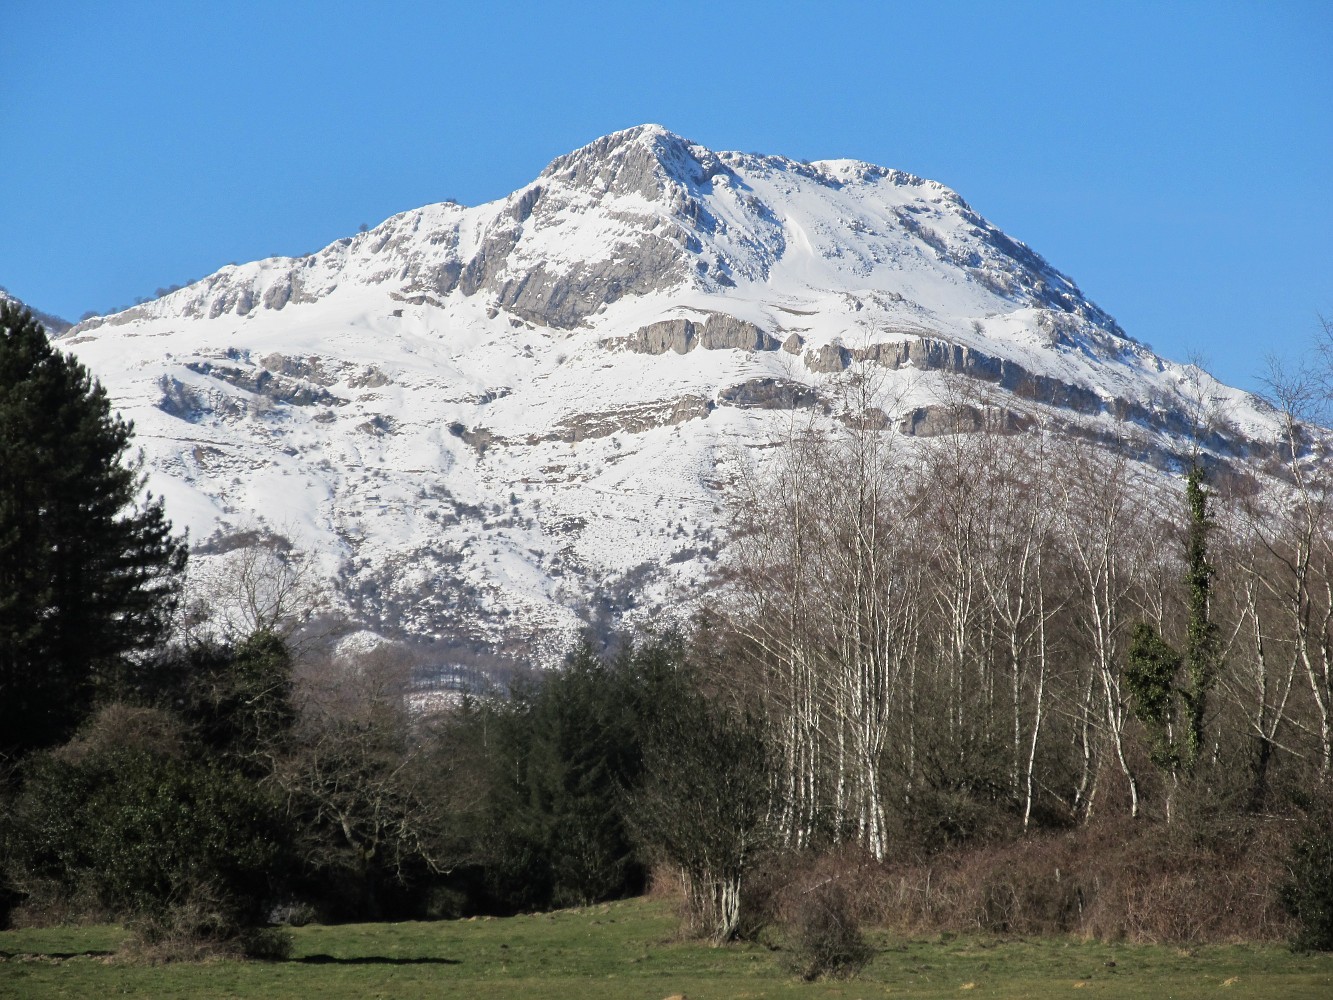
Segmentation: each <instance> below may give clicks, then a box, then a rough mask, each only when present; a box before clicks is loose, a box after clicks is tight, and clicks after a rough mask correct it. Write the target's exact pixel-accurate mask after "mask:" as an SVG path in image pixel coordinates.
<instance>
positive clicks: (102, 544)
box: [0, 303, 186, 754]
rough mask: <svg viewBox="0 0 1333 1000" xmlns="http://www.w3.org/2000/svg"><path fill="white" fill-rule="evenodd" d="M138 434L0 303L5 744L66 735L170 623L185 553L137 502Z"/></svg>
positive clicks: (1, 732)
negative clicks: (132, 452) (134, 440)
mask: <svg viewBox="0 0 1333 1000" xmlns="http://www.w3.org/2000/svg"><path fill="white" fill-rule="evenodd" d="M132 433H133V427H132V425H131V424H129V423H127V422H125V421H124V420H122V419H121V418H120V417H119V416H117V415H115V414H114V413H112V411H111V405H110V403H109V401H108V399H107V396H106V392H105V390H103V388H102V387H101V385H100V384H99V383H97V382H96V381H95V380H93V378H92V377H91V376H90V375H89V373H88V371H87V369H85V368H84V367H83V366H82V365H80V364H79V363H78V362H77V361H75V360H74V359H72V358H69V357H66V356H65V355H64V354H62V353H60V352H59V351H57V350H56V349H55V348H54V347H53V346H52V345H51V343H50V342H49V341H48V339H47V337H46V333H45V331H44V330H43V329H42V327H41V325H40V324H39V323H38V322H37V321H36V320H35V319H34V318H33V316H32V314H31V312H29V311H28V310H26V309H20V308H18V307H17V306H15V305H14V304H13V303H5V304H3V305H0V754H4V753H17V754H22V753H24V752H26V751H28V750H31V749H34V748H37V747H44V746H50V745H53V744H55V743H58V742H59V741H60V740H62V739H64V738H65V737H67V736H69V734H70V733H71V732H72V731H73V729H74V728H75V727H76V726H77V725H78V723H79V722H80V720H81V719H82V718H83V717H84V716H85V715H86V714H87V712H88V709H89V707H90V706H91V705H92V703H93V701H94V698H95V697H96V696H97V695H98V694H99V693H102V692H105V693H121V691H122V690H123V689H124V688H125V687H126V686H128V685H129V684H130V682H131V677H130V675H129V673H128V668H129V667H130V666H131V665H132V664H133V661H134V657H135V655H136V654H139V653H142V652H143V651H145V650H148V649H151V648H152V647H153V646H154V645H155V644H156V643H157V642H159V641H160V639H161V638H162V636H163V634H164V632H165V629H166V627H167V624H168V618H169V615H170V612H171V610H172V608H173V607H174V603H175V600H176V595H177V592H178V586H179V577H180V573H181V571H182V570H183V568H184V564H185V558H186V549H185V545H184V542H183V540H182V539H180V538H177V537H175V536H173V535H172V533H171V524H170V522H169V521H168V520H167V518H166V515H165V513H164V512H163V508H162V502H161V500H160V499H154V498H152V497H148V498H146V499H141V494H142V487H143V477H142V475H141V473H140V469H139V466H138V464H137V463H136V462H135V461H133V460H131V459H130V456H129V454H128V453H129V449H130V442H131V437H132Z"/></svg>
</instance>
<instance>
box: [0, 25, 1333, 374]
mask: <svg viewBox="0 0 1333 1000" xmlns="http://www.w3.org/2000/svg"><path fill="white" fill-rule="evenodd" d="M648 121H653V122H660V123H661V124H663V125H666V126H667V127H668V128H671V129H673V130H674V131H676V132H679V133H681V134H683V135H686V136H688V137H690V138H692V139H695V140H697V141H699V142H702V143H704V144H705V145H708V146H711V147H712V148H714V149H742V150H751V151H758V152H768V153H781V154H785V155H788V156H793V157H797V158H809V159H818V158H830V157H857V158H860V159H865V160H870V161H872V162H875V163H879V164H882V165H885V166H890V167H896V168H899V169H903V170H908V171H911V172H913V173H916V174H921V175H923V176H926V177H930V178H933V179H935V180H939V181H942V182H943V183H945V184H948V185H949V186H951V187H953V188H954V189H955V190H957V191H958V192H959V193H960V194H961V195H962V196H963V197H964V198H965V199H967V200H968V201H969V202H970V203H971V204H972V205H973V207H974V208H976V209H977V210H978V211H980V212H981V213H982V214H983V215H985V216H987V217H988V218H989V219H991V221H993V222H995V223H996V224H997V225H999V226H1001V227H1002V228H1003V229H1005V230H1006V231H1007V232H1008V233H1010V234H1011V235H1012V236H1014V237H1016V238H1018V239H1021V240H1023V241H1025V242H1026V243H1028V244H1030V245H1031V246H1032V247H1033V248H1034V249H1036V250H1037V251H1038V252H1039V253H1041V254H1042V255H1043V256H1045V257H1046V258H1047V259H1048V260H1049V261H1050V262H1051V263H1052V264H1054V265H1055V266H1056V267H1058V268H1060V269H1061V270H1062V271H1064V272H1065V273H1067V274H1069V275H1070V276H1071V277H1072V278H1073V279H1074V280H1075V281H1076V282H1078V284H1079V285H1080V286H1081V287H1082V289H1083V290H1084V292H1085V293H1086V294H1087V295H1089V296H1090V297H1091V298H1092V299H1094V300H1095V301H1096V302H1097V303H1098V304H1099V305H1101V306H1102V307H1103V308H1105V309H1107V310H1108V311H1109V312H1110V313H1111V314H1112V315H1114V316H1116V318H1117V319H1118V320H1119V321H1120V322H1121V324H1122V325H1123V326H1124V327H1125V329H1126V330H1127V331H1128V332H1129V333H1131V334H1133V335H1134V336H1136V337H1137V338H1139V339H1140V340H1145V341H1148V342H1149V343H1151V344H1153V345H1154V347H1156V348H1157V350H1158V351H1159V352H1161V353H1163V354H1166V355H1167V356H1169V357H1173V358H1177V359H1184V358H1185V357H1187V356H1188V355H1190V354H1193V353H1199V354H1201V355H1202V356H1203V357H1204V358H1205V360H1206V361H1207V363H1208V365H1209V367H1210V368H1211V369H1212V370H1213V371H1214V372H1215V373H1216V374H1218V375H1219V376H1220V377H1222V378H1223V379H1224V380H1226V381H1229V382H1233V383H1235V384H1239V385H1243V386H1246V387H1250V388H1252V387H1254V386H1255V385H1256V384H1257V383H1256V381H1255V377H1256V376H1257V375H1258V374H1260V373H1261V372H1262V370H1263V368H1264V359H1265V356H1266V355H1268V354H1269V353H1277V354H1279V355H1286V356H1288V357H1293V356H1295V355H1296V354H1297V352H1299V350H1300V349H1301V347H1302V345H1304V344H1305V343H1306V342H1307V341H1308V339H1309V337H1310V336H1311V334H1312V333H1313V331H1314V329H1315V328H1316V325H1317V316H1318V314H1320V313H1322V314H1324V315H1330V316H1333V252H1331V248H1330V235H1331V234H1333V183H1331V181H1330V178H1333V4H1329V3H1328V2H1327V0H1309V2H1305V0H1290V2H1275V0H1268V2H1253V3H1239V2H1229V3H1228V2H1218V0H1213V2H1208V3H1162V2H1158V3H1109V2H1105V3H1078V2H1064V3H1056V2H1048V3H1040V2H1031V3H1025V2H1020V0H1013V2H1005V3H999V2H996V3H981V2H976V3H957V2H954V3H948V2H934V3H926V2H917V3H910V4H905V3H892V2H880V3H871V2H859V3H858V2H840V0H823V2H819V3H800V2H781V0H767V2H762V3H752V2H749V0H728V2H725V3H724V2H720V0H716V2H712V3H695V2H675V3H663V2H656V3H638V2H623V3H597V2H592V0H588V2H582V3H562V2H556V0H549V2H546V3H535V2H534V3H517V2H504V0H490V2H469V3H453V2H449V0H436V2H433V3H425V2H423V3H405V2H393V0H380V2H359V3H340V2H336V0H324V2H309V3H306V2H282V0H266V2H246V0H232V2H226V3H215V2H210V0H192V2H190V3H178V2H172V0H161V2H156V3H150V2H142V0H120V2H116V3H104V2H96V0H85V2H78V0H2V2H0V135H2V136H3V137H4V139H3V145H2V147H0V148H2V152H0V232H2V233H3V236H0V285H4V286H6V287H8V288H9V289H10V290H11V291H12V292H14V293H15V294H17V295H19V296H20V297H22V298H23V299H25V300H26V301H28V302H29V303H31V304H32V305H34V306H36V307H38V308H41V309H45V310H48V311H51V312H55V313H58V314H61V315H64V316H66V317H69V318H75V317H77V316H78V315H80V314H81V313H83V312H84V311H85V310H105V309H107V308H110V307H111V306H115V305H124V304H128V303H130V302H132V301H133V300H134V299H135V298H136V297H138V296H151V295H152V294H153V291H154V289H156V288H158V287H160V286H166V285H169V284H173V283H178V282H184V281H186V280H187V279H193V278H197V277H201V276H203V275H204V274H207V273H209V272H211V271H213V270H215V269H217V268H218V267H220V266H221V265H223V264H225V263H227V262H229V261H243V260H253V259H256V258H260V257H265V256H269V255H271V254H275V253H284V254H297V253H305V252H309V251H311V250H314V249H316V248H318V247H321V246H323V245H325V244H327V243H329V242H331V241H332V240H334V239H337V238H339V237H341V236H345V235H348V234H350V233H353V232H355V231H356V228H357V226H358V225H359V224H361V223H369V224H371V225H374V224H375V223H377V222H380V221H381V220H383V219H384V218H386V217H388V216H389V215H392V214H394V213H395V212H399V211H403V210H405V209H409V208H415V207H417V206H420V205H423V204H428V203H430V202H436V201H442V200H444V199H446V198H454V199H456V200H458V201H461V202H463V203H465V204H476V203H478V202H482V201H488V200H491V199H494V198H498V197H501V196H503V195H505V194H507V193H508V192H509V191H511V190H513V189H514V188H516V187H518V186H520V185H521V184H524V183H526V182H527V181H529V180H531V179H532V178H533V177H535V176H536V174H537V173H538V172H539V171H540V170H541V169H542V167H544V166H545V165H546V163H547V162H548V161H549V160H551V159H552V158H553V157H555V156H557V155H559V154H560V153H562V152H566V151H568V150H570V149H573V148H575V147H577V146H580V145H582V144H584V143H586V142H588V141H591V140H592V139H594V138H596V137H597V136H599V135H602V134H605V133H607V132H610V131H613V130H615V129H619V128H624V127H627V126H630V125H635V124H639V123H642V122H648Z"/></svg>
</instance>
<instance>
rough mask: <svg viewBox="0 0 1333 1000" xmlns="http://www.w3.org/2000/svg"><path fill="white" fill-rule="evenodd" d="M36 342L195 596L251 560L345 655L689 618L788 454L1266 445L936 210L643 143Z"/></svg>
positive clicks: (599, 152) (575, 155)
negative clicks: (336, 622) (940, 438)
mask: <svg viewBox="0 0 1333 1000" xmlns="http://www.w3.org/2000/svg"><path fill="white" fill-rule="evenodd" d="M60 342H61V344H62V346H64V347H65V348H66V349H68V350H70V351H72V352H74V353H75V354H77V356H78V357H79V358H80V359H81V360H82V361H83V362H84V363H86V364H87V365H88V366H89V367H90V368H91V369H92V371H93V372H94V374H95V375H96V376H97V377H98V378H100V379H101V380H102V382H103V383H104V384H105V385H106V387H107V389H108V391H109V393H110V394H111V396H112V398H113V400H114V401H115V403H116V405H117V406H118V407H119V408H120V409H121V410H122V411H123V412H124V413H125V414H126V415H127V416H128V417H130V418H131V419H133V420H134V422H135V425H136V429H137V438H138V442H139V444H140V445H141V446H142V447H143V449H144V453H145V458H146V463H147V467H148V469H149V470H150V488H151V489H152V490H153V491H154V492H156V493H159V494H163V495H165V497H166V501H167V505H168V510H169V512H170V513H171V515H172V516H173V518H174V520H175V521H176V523H177V525H178V526H188V528H189V530H190V535H191V539H192V546H193V549H194V552H195V559H194V563H195V565H196V571H198V570H199V569H201V568H202V567H206V566H207V565H208V564H209V562H210V560H220V559H223V558H225V554H226V553H227V552H228V550H230V549H234V548H235V546H236V544H237V543H238V541H240V540H244V539H252V538H255V537H262V538H267V539H269V540H270V541H272V542H274V543H278V542H280V544H282V545H283V546H288V545H290V547H291V549H292V550H293V551H300V552H304V553H307V554H308V556H309V560H310V566H311V567H312V572H314V573H315V574H316V575H317V577H318V578H319V579H320V580H321V581H322V589H323V590H324V591H325V592H326V593H328V594H329V595H332V599H333V601H334V603H335V605H336V606H337V607H338V608H339V609H340V613H342V614H344V615H346V616H347V617H349V618H350V619H351V620H352V621H354V622H356V623H358V624H359V625H360V626H362V627H364V628H366V629H368V630H370V631H374V632H379V633H381V634H385V635H398V636H415V637H421V638H434V637H439V638H442V639H449V640H453V641H455V642H457V641H466V642H468V643H471V644H474V645H476V646H479V647H485V648H489V649H494V650H507V651H510V652H521V653H527V654H534V655H537V656H539V657H540V656H545V655H549V654H551V653H552V651H556V650H559V649H560V648H561V647H562V646H563V644H564V643H565V642H566V641H567V640H568V638H569V637H570V635H571V634H572V633H573V632H574V631H575V630H576V629H577V628H578V627H579V625H580V623H581V622H583V621H585V620H588V619H589V618H595V617H603V618H606V617H607V616H609V617H610V618H611V619H615V618H616V617H617V616H621V615H624V614H627V613H628V614H636V613H638V614H645V615H646V614H651V613H653V612H654V611H655V610H657V609H659V608H662V607H665V606H677V601H678V595H680V594H682V593H685V594H688V593H690V592H691V589H692V588H694V589H697V588H698V587H699V585H701V584H702V583H703V582H704V581H705V580H706V579H707V576H708V574H709V572H710V568H711V566H712V564H713V561H714V560H715V558H716V553H717V552H718V549H719V545H720V543H721V533H720V532H721V525H722V519H723V509H724V503H725V497H724V493H725V485H726V483H727V482H728V481H729V480H730V479H731V477H733V476H735V475H737V474H739V473H740V472H741V470H742V469H743V468H744V467H745V466H746V465H748V464H753V463H762V462H763V461H764V456H765V455H769V454H772V453H773V446H774V445H778V444H780V443H781V442H782V441H783V440H784V439H785V437H786V436H787V435H788V434H790V433H791V431H792V428H793V427H795V426H797V425H798V424H799V425H800V426H805V425H806V424H808V423H809V422H813V423H815V424H816V425H819V426H826V427H828V428H830V429H832V428H836V427H839V426H845V425H846V424H848V423H849V422H850V423H852V424H854V425H856V426H860V427H866V426H872V427H874V428H876V429H878V430H880V431H882V432H883V433H890V434H897V435H901V436H903V437H904V438H905V439H912V440H919V439H924V438H928V437H930V436H931V435H933V434H937V433H940V432H941V431H945V430H957V429H959V428H960V427H961V428H962V429H967V427H968V426H978V427H979V426H981V425H983V424H985V423H988V422H990V423H991V424H992V425H994V423H993V422H994V421H999V422H1000V423H999V426H1002V427H1005V428H1010V429H1018V428H1023V427H1030V426H1033V425H1036V424H1040V425H1043V426H1047V427H1051V428H1054V429H1057V430H1058V429H1061V428H1064V429H1073V430H1077V431H1078V432H1079V433H1080V434H1082V435H1084V436H1088V435H1091V436H1093V437H1102V438H1105V439H1107V440H1110V439H1123V438H1125V437H1127V436H1128V437H1132V438H1133V440H1134V441H1135V442H1137V444H1136V447H1137V448H1138V449H1139V451H1140V453H1141V454H1142V455H1143V456H1144V457H1145V458H1146V459H1147V460H1150V461H1155V462H1157V463H1158V464H1160V465H1162V466H1163V467H1164V468H1168V469H1169V468H1170V467H1171V466H1172V463H1173V461H1174V460H1175V459H1176V457H1177V456H1180V455H1182V454H1184V453H1185V452H1186V451H1187V450H1188V448H1190V447H1192V446H1193V441H1195V440H1197V439H1198V434H1197V433H1196V429H1197V426H1198V421H1197V420H1195V419H1193V417H1192V414H1194V413H1196V412H1197V410H1198V408H1199V406H1200V404H1201V402H1202V403H1204V404H1206V405H1207V406H1208V408H1209V410H1210V412H1212V413H1214V414H1221V419H1220V420H1215V421H1214V422H1213V424H1212V425H1211V427H1210V429H1209V431H1208V433H1207V435H1206V436H1205V439H1204V441H1203V444H1204V447H1205V450H1207V451H1208V452H1209V453H1210V454H1211V455H1212V456H1213V457H1214V459H1216V460H1219V461H1243V460H1245V459H1246V458H1247V457H1248V456H1252V455H1255V454H1260V453H1262V452H1263V451H1264V450H1265V449H1267V448H1269V447H1271V443H1272V441H1273V440H1274V439H1275V435H1276V426H1275V423H1274V421H1273V418H1272V416H1271V415H1270V414H1269V413H1268V412H1267V411H1266V410H1265V409H1264V408H1263V407H1262V405H1260V404H1258V403H1257V402H1256V401H1255V400H1254V399H1252V398H1251V397H1249V396H1247V395H1246V394H1245V393H1242V392H1240V391H1238V390H1235V389H1231V388H1228V387H1226V386H1223V385H1221V384H1219V383H1217V382H1215V381H1213V380H1212V379H1211V378H1209V377H1208V376H1206V375H1204V374H1202V373H1200V372H1198V371H1197V370H1196V369H1193V368H1190V367H1188V366H1182V365H1179V364H1175V363H1173V362H1170V361H1166V360H1164V359H1162V358H1159V357H1157V356H1156V355H1155V354H1154V353H1153V352H1152V351H1151V350H1150V349H1149V348H1148V347H1147V346H1145V345H1143V344H1140V343H1138V342H1136V341H1135V340H1133V339H1132V338H1131V337H1129V336H1127V335H1126V334H1125V332H1124V331H1122V330H1121V329H1120V327H1119V326H1118V325H1117V324H1116V323H1115V321H1114V320H1113V319H1112V318H1111V317H1110V316H1109V315H1108V314H1107V313H1106V312H1104V311H1103V310H1102V309H1100V308H1098V307H1097V306H1096V305H1094V304H1093V303H1091V302H1089V301H1088V300H1087V299H1086V298H1085V297H1084V296H1083V295H1082V294H1081V293H1080V292H1079V290H1078V288H1077V286H1076V285H1075V284H1074V282H1073V281H1071V280H1070V279H1069V278H1068V277H1066V276H1065V275H1063V274H1061V273H1060V272H1059V271H1057V270H1056V269H1055V268H1053V267H1051V266H1050V265H1049V264H1047V263H1046V261H1045V260H1043V259H1042V258H1041V257H1040V256H1038V255H1037V254H1036V253H1035V252H1033V251H1032V250H1031V249H1029V248H1028V247H1026V246H1025V245H1023V244H1022V243H1020V242H1018V241H1016V240H1014V239H1011V238H1010V237H1008V236H1006V235H1005V234H1004V233H1003V232H1001V231H1000V230H999V229H997V228H996V227H995V226H993V225H991V224H990V223H989V222H987V221H986V220H985V219H984V218H982V217H981V216H980V215H979V214H977V212H975V211H974V210H973V209H972V208H970V207H969V206H968V205H967V203H966V202H965V201H963V199H962V198H960V197H959V196H958V195H957V194H955V193H954V192H953V191H951V190H949V189H948V188H946V187H944V186H943V185H941V184H938V183H935V182H934V181H929V180H924V179H922V178H920V177H915V176H913V175H911V174H907V173H902V172H900V171H897V170H889V169H885V168H883V167H878V166H875V165H873V164H869V163H863V162H859V161H854V160H821V161H816V162H799V161H795V160H790V159H787V158H784V157H781V156H763V155H756V154H750V153H738V152H713V151H712V150H709V149H706V148H704V147H702V146H700V145H698V144H697V143H693V142H691V141H689V140H687V139H684V138H682V137H680V136H678V135H675V134H673V133H672V132H669V131H667V130H666V129H664V128H661V127H658V126H655V125H645V126H640V127H638V128H633V129H629V130H627V131H623V132H617V133H614V134H612V135H608V136H606V137H604V138H601V139H598V140H597V141H596V142H593V143H591V144H590V145H588V146H585V147H584V148H582V149H579V150H576V151H574V152H572V153H569V154H567V155H565V156H561V157H559V158H558V159H556V160H555V161H554V162H552V163H551V164H550V165H549V166H548V167H547V168H546V169H545V170H543V171H542V172H541V174H540V175H539V176H538V177H537V178H536V179H535V180H534V181H533V182H532V183H530V184H528V185H527V186H525V187H523V188H521V189H520V190H518V191H515V192H514V193H513V194H511V195H509V196H508V197H507V198H504V199H502V200H500V201H496V202H492V203H490V204H486V205H480V206H477V207H471V208H469V207H464V206H462V205H458V204H454V203H451V202H446V203H443V204H436V205H429V206H426V207H424V208H419V209H415V210H413V211H409V212H404V213H402V214H401V215H397V216H394V217H393V218H391V219H388V220H387V221H385V222H384V223H382V224H381V225H379V226H377V227H375V228H374V229H371V230H370V231H368V232H364V233H361V234H360V235H357V236H352V237H348V238H346V239H342V240H339V241H337V242H336V243H333V244H332V245H330V246H328V247H325V248H324V249H323V250H321V251H319V252H318V253H314V254H311V255H310V256H307V257H299V258H289V257H275V258H269V259H267V260H261V261H256V262H253V263H249V264H243V265H240V266H228V267H224V268H223V269H222V270H220V271H218V272H217V273H215V274H213V275H210V276H209V277H207V278H204V279H203V280H201V281H198V282H195V283H194V284H192V285H190V286H188V287H186V288H183V289H180V290H179V291H176V292H174V293H172V294H169V295H167V296H165V297H163V298H160V299H157V300H155V301H152V302H148V303H145V304H143V305H139V306H136V307H134V308H132V309H129V310H126V311H124V312H120V313H117V314H115V315H111V316H103V317H97V318H94V319H90V320H87V321H85V322H83V323H80V324H78V325H77V326H75V327H73V328H72V329H70V330H68V331H67V332H64V333H62V334H61V338H60ZM861 376H866V377H865V378H862V379H861V384H862V385H865V384H873V386H874V393H875V399H874V400H872V401H871V404H872V405H867V402H866V399H865V393H864V392H862V393H860V394H858V395H857V398H858V399H860V402H859V403H857V404H856V407H857V409H856V412H854V413H853V412H851V411H850V410H849V409H848V407H849V406H851V405H852V404H849V403H847V402H845V400H846V399H848V398H849V397H848V395H847V394H846V393H845V392H843V391H841V389H842V387H844V386H845V385H846V384H847V383H848V381H849V380H851V379H852V378H854V377H861ZM870 376H873V378H872V377H870Z"/></svg>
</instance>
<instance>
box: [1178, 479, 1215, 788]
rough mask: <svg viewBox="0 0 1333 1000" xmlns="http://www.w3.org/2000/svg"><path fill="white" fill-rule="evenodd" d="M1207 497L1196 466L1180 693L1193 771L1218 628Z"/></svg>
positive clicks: (1190, 488) (1190, 492) (1189, 497)
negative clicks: (1184, 680) (1185, 679)
mask: <svg viewBox="0 0 1333 1000" xmlns="http://www.w3.org/2000/svg"><path fill="white" fill-rule="evenodd" d="M1209 496H1210V493H1209V491H1208V489H1207V485H1206V482H1205V473H1204V470H1203V466H1201V465H1198V464H1195V466H1194V467H1193V468H1191V469H1190V473H1189V478H1188V479H1187V480H1186V482H1185V502H1186V505H1187V506H1188V507H1189V515H1190V523H1189V534H1188V536H1187V539H1186V550H1185V561H1186V567H1187V568H1186V573H1185V582H1186V584H1187V585H1188V586H1189V609H1190V616H1189V635H1188V638H1187V639H1186V643H1185V665H1186V667H1187V668H1188V670H1189V684H1188V686H1187V687H1186V688H1185V690H1184V691H1183V692H1182V693H1181V699H1182V700H1183V701H1184V703H1185V714H1186V718H1187V721H1188V723H1189V728H1188V729H1187V730H1186V734H1185V738H1186V743H1185V761H1186V764H1187V765H1188V766H1189V767H1191V768H1192V767H1193V766H1194V765H1195V763H1196V762H1197V761H1198V759H1199V755H1200V753H1202V751H1203V745H1204V740H1205V737H1206V734H1205V732H1204V729H1205V726H1206V722H1207V718H1206V716H1207V711H1208V694H1209V692H1210V691H1212V689H1213V685H1214V684H1215V683H1216V679H1217V668H1218V662H1217V661H1218V658H1219V654H1218V638H1217V626H1216V625H1215V624H1214V623H1213V620H1212V616H1211V614H1210V609H1209V597H1210V593H1211V589H1212V579H1213V572H1214V571H1213V567H1212V564H1211V563H1209V561H1208V534H1209V532H1210V531H1211V530H1212V519H1211V518H1210V517H1209V516H1208V497H1209Z"/></svg>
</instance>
